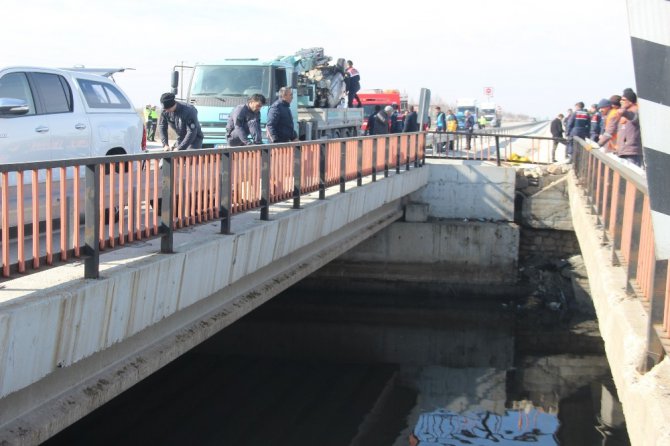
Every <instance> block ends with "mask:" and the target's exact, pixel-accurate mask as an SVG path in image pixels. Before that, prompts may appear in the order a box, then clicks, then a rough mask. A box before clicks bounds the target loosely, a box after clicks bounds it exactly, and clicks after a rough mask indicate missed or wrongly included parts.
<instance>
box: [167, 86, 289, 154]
mask: <svg viewBox="0 0 670 446" xmlns="http://www.w3.org/2000/svg"><path fill="white" fill-rule="evenodd" d="M292 99H293V90H292V89H291V88H290V87H282V88H280V89H279V92H278V93H277V100H276V101H275V102H274V103H272V105H271V106H270V109H269V110H268V117H267V125H266V130H267V137H268V140H269V141H270V142H273V143H280V142H289V141H295V140H297V139H298V134H297V133H296V131H295V129H294V128H293V115H292V113H291V100H292ZM266 102H267V101H266V98H265V96H263V95H262V94H254V95H251V96H250V97H249V98H248V99H247V102H246V104H241V105H238V106H237V107H235V109H234V110H233V112H232V113H231V114H230V116H229V118H228V124H227V129H226V130H227V132H228V145H230V146H233V147H236V146H245V145H250V144H260V143H261V142H262V140H263V135H262V133H261V125H260V122H261V115H260V111H261V107H263V106H264V105H265V104H266ZM161 104H162V105H163V111H162V113H161V119H160V122H159V124H158V127H159V131H160V138H161V143H162V144H163V148H164V149H165V150H185V149H200V148H202V142H203V139H204V137H203V133H202V128H201V126H200V122H199V121H198V111H197V110H196V108H195V107H194V106H192V105H190V104H184V103H182V102H178V101H177V100H176V99H175V95H174V94H173V93H164V94H163V95H162V96H161ZM168 127H171V128H172V129H173V130H174V131H175V133H176V134H177V141H176V142H175V143H174V144H173V145H172V146H170V145H169V142H168Z"/></svg>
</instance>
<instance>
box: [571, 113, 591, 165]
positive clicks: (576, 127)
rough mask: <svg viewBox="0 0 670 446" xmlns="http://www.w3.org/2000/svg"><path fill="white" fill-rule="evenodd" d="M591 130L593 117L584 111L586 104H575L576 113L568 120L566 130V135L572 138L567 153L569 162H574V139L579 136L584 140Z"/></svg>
mask: <svg viewBox="0 0 670 446" xmlns="http://www.w3.org/2000/svg"><path fill="white" fill-rule="evenodd" d="M590 129H591V117H590V116H589V114H588V113H587V111H586V110H584V103H583V102H577V103H576V104H575V111H574V112H573V113H572V114H571V115H570V117H569V118H568V126H567V128H566V129H565V131H566V133H567V134H568V136H569V137H570V138H569V139H568V144H567V149H566V153H567V155H568V161H572V152H573V151H574V141H573V139H572V137H574V136H578V137H580V138H582V139H584V138H586V137H587V136H589V130H590Z"/></svg>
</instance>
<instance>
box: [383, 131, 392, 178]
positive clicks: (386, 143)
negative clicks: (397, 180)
mask: <svg viewBox="0 0 670 446" xmlns="http://www.w3.org/2000/svg"><path fill="white" fill-rule="evenodd" d="M390 144H391V138H390V137H388V136H387V137H386V138H384V178H388V176H389V152H390V151H391V148H390V147H389V145H390Z"/></svg>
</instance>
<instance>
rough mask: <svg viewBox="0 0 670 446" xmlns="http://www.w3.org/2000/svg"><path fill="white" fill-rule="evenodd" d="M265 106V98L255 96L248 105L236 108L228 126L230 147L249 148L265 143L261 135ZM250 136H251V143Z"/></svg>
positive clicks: (249, 100) (260, 95)
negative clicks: (248, 146) (262, 112)
mask: <svg viewBox="0 0 670 446" xmlns="http://www.w3.org/2000/svg"><path fill="white" fill-rule="evenodd" d="M263 105H265V96H263V95H262V94H255V95H252V96H251V97H250V98H249V99H248V100H247V103H246V104H241V105H238V106H237V107H235V109H234V110H233V112H232V113H231V114H230V116H229V117H228V124H227V126H226V131H227V135H228V145H229V146H231V147H237V146H247V145H249V144H261V143H262V142H263V135H262V133H261V107H263ZM249 135H251V142H250V141H249Z"/></svg>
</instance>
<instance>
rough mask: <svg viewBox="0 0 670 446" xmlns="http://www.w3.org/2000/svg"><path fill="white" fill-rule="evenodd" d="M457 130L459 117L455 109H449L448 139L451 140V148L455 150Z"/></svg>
mask: <svg viewBox="0 0 670 446" xmlns="http://www.w3.org/2000/svg"><path fill="white" fill-rule="evenodd" d="M457 131H458V118H457V117H456V115H455V114H454V111H453V110H447V132H448V133H447V139H448V140H449V150H454V141H456V132H457Z"/></svg>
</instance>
